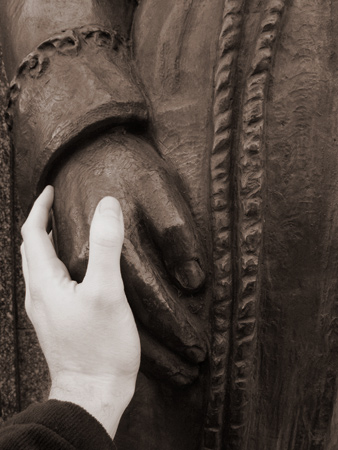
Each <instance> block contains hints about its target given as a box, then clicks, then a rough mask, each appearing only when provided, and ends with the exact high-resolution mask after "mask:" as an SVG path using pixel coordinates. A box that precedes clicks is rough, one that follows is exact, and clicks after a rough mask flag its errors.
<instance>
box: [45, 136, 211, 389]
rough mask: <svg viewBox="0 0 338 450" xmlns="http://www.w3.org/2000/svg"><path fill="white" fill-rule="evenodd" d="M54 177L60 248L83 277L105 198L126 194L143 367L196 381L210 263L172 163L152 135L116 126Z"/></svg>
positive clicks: (183, 381)
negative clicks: (201, 296)
mask: <svg viewBox="0 0 338 450" xmlns="http://www.w3.org/2000/svg"><path fill="white" fill-rule="evenodd" d="M50 179H51V180H52V182H53V185H54V186H55V201H54V205H53V218H54V225H55V234H54V238H55V241H56V242H55V243H56V248H57V251H58V255H59V257H60V259H61V260H62V261H63V262H64V264H65V265H66V267H67V268H68V270H69V272H70V274H71V276H72V278H73V279H75V280H77V281H81V280H82V278H83V276H84V274H85V272H86V266H87V261H88V237H89V223H90V219H91V217H92V215H93V213H94V209H95V206H96V204H97V202H98V200H99V199H100V198H102V197H103V196H105V195H112V196H114V197H115V198H117V199H118V200H119V202H120V204H121V207H122V210H123V216H124V223H125V239H124V245H123V251H122V258H121V266H122V276H123V279H124V282H125V287H126V293H127V297H128V301H129V303H130V305H131V308H132V310H133V313H134V315H135V318H136V322H137V326H138V330H139V333H140V339H141V344H142V359H141V371H143V372H144V373H145V374H146V375H147V376H151V377H154V378H158V379H160V380H165V381H168V382H170V383H173V384H174V385H176V386H177V385H179V386H184V385H187V384H189V383H191V382H193V381H194V380H195V379H196V378H197V377H198V375H199V368H200V363H202V362H203V361H204V360H205V358H206V353H207V347H208V342H207V336H206V333H205V326H204V324H202V323H201V322H200V321H199V317H198V314H195V313H194V312H193V311H194V308H195V306H196V296H195V293H196V292H198V291H200V290H201V289H203V286H204V281H205V276H206V275H205V266H206V264H205V261H204V248H203V239H201V238H200V237H199V234H198V233H197V229H196V226H195V223H194V220H193V217H192V214H191V211H190V209H189V206H188V204H187V202H186V200H185V199H184V197H183V195H182V192H183V191H184V188H182V189H181V188H180V181H179V180H178V179H177V177H175V173H174V172H173V170H172V169H171V168H170V166H169V165H168V164H167V163H166V161H164V159H163V158H161V156H160V155H159V154H158V152H157V151H156V149H155V147H154V145H152V144H151V143H149V142H148V141H147V140H146V139H145V138H143V137H142V136H138V135H134V134H131V133H129V132H128V131H125V130H119V129H113V130H108V131H106V132H105V133H103V132H102V133H101V134H99V135H98V136H95V137H94V138H93V139H87V140H85V141H83V142H82V143H80V144H79V147H78V148H77V151H73V152H69V157H68V158H67V157H66V156H65V157H64V158H63V159H62V163H61V164H60V165H59V166H57V170H56V172H55V173H54V174H53V175H52V176H51V178H50ZM201 307H203V306H202V305H201Z"/></svg>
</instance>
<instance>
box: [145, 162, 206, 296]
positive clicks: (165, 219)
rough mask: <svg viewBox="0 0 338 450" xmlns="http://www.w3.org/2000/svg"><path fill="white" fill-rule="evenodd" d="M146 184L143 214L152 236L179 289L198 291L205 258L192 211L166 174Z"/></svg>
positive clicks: (202, 280) (156, 176) (203, 273)
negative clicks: (146, 192)
mask: <svg viewBox="0 0 338 450" xmlns="http://www.w3.org/2000/svg"><path fill="white" fill-rule="evenodd" d="M147 184H148V186H147V189H148V195H146V196H145V195H143V196H142V212H143V214H144V220H145V221H146V222H147V224H148V226H149V231H150V233H151V237H152V238H153V239H154V241H155V242H156V244H157V245H158V246H159V248H160V249H161V253H162V256H163V260H164V263H165V265H166V267H167V270H168V272H169V273H170V275H171V276H172V278H173V279H174V280H175V281H176V283H178V285H179V287H181V288H182V289H183V290H185V291H187V292H194V291H197V290H198V289H200V288H201V287H202V286H203V284H204V281H205V263H204V258H205V257H204V249H203V248H202V245H201V242H200V241H201V239H200V237H199V236H198V234H197V231H196V225H195V223H194V221H193V218H192V215H191V212H190V210H189V208H188V206H187V204H186V202H185V200H184V199H183V197H182V196H181V194H180V192H179V191H178V189H177V187H176V185H175V184H173V183H172V182H171V183H170V181H169V180H168V179H167V175H166V174H165V173H164V171H158V172H156V173H152V174H151V176H150V177H149V180H148V182H147Z"/></svg>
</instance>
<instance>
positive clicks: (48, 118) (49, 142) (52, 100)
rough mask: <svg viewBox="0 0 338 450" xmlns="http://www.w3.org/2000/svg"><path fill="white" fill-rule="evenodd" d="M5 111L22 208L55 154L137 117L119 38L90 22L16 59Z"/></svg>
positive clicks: (140, 101)
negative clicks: (11, 139) (14, 72)
mask: <svg viewBox="0 0 338 450" xmlns="http://www.w3.org/2000/svg"><path fill="white" fill-rule="evenodd" d="M6 115H7V123H8V126H9V128H10V130H11V133H12V137H13V143H14V146H15V151H16V173H17V183H18V186H19V191H20V193H21V203H22V206H23V208H24V209H25V210H28V209H29V208H30V206H31V204H32V202H33V200H34V198H35V196H36V195H37V194H38V193H39V191H40V190H41V189H42V187H43V186H44V184H45V181H46V176H47V174H48V172H49V169H50V167H51V166H52V164H54V163H55V161H56V159H57V158H58V156H59V155H60V154H64V153H65V152H69V151H71V150H72V149H73V148H74V147H75V145H76V142H77V141H78V140H79V139H83V138H84V137H85V136H88V135H92V134H93V133H94V132H98V131H99V130H102V129H105V128H108V127H112V126H116V125H120V124H123V125H125V124H128V122H132V123H133V124H135V123H137V122H145V121H146V120H147V107H146V102H145V99H144V97H143V94H142V92H141V89H140V87H139V85H138V82H137V80H136V79H135V78H134V74H133V69H132V64H131V62H130V58H129V55H128V46H127V44H126V42H124V41H123V40H122V39H121V38H120V37H119V36H118V34H117V33H115V32H112V31H108V30H105V29H103V28H102V27H100V26H96V25H91V26H86V27H81V28H77V29H73V30H66V31H63V32H61V33H60V34H59V35H56V36H53V37H51V38H49V39H48V40H46V41H44V42H43V43H41V44H40V45H39V46H38V47H37V49H36V50H35V51H33V52H32V53H30V54H29V55H28V56H27V57H26V58H25V59H24V61H23V62H22V64H21V65H20V67H19V69H18V72H17V75H16V77H15V78H14V80H13V81H12V83H11V86H10V91H9V106H8V110H7V114H6ZM13 118H14V119H15V120H13Z"/></svg>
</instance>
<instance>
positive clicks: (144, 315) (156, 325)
mask: <svg viewBox="0 0 338 450" xmlns="http://www.w3.org/2000/svg"><path fill="white" fill-rule="evenodd" d="M132 238H133V241H131V240H130V238H129V236H128V237H127V238H126V239H125V241H124V246H123V251H122V260H121V265H122V276H123V279H124V285H125V290H126V294H127V298H128V300H129V303H130V305H131V308H132V310H133V312H134V314H135V316H136V318H137V320H139V321H140V322H141V323H142V324H143V325H144V326H145V327H146V328H147V329H148V330H149V332H150V333H151V334H153V335H155V336H156V337H157V339H159V340H160V341H161V342H163V343H164V344H165V345H166V346H168V347H169V348H171V349H172V350H174V351H176V352H178V353H179V354H181V355H182V356H183V357H185V358H187V359H188V360H189V361H191V362H193V363H199V362H202V361H203V360H204V359H205V356H206V343H205V342H204V341H203V338H202V335H203V333H202V331H201V330H200V329H199V328H200V327H199V323H198V319H197V318H196V317H195V316H192V315H191V314H190V313H189V312H188V311H187V310H186V309H185V308H184V305H183V304H182V303H181V302H180V301H178V298H177V294H175V292H174V290H173V288H172V287H171V286H170V283H168V281H167V280H166V279H165V278H164V277H163V274H162V273H161V272H160V270H161V269H160V262H159V261H158V259H157V258H156V255H155V254H154V253H153V254H151V252H152V249H151V247H150V245H149V244H148V243H147V242H146V241H145V240H144V241H143V242H142V244H141V242H140V240H139V236H138V235H136V234H135V233H134V235H133V236H132ZM147 247H148V248H147Z"/></svg>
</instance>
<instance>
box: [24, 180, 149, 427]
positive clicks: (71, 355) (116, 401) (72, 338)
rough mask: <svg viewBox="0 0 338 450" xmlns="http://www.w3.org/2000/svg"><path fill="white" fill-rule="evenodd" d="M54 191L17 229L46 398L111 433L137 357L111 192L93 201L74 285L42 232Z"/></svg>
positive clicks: (127, 393)
mask: <svg viewBox="0 0 338 450" xmlns="http://www.w3.org/2000/svg"><path fill="white" fill-rule="evenodd" d="M53 192H54V190H53V188H52V187H51V186H47V188H45V190H44V191H43V193H42V194H41V195H40V197H39V198H38V199H37V200H36V202H35V204H34V206H33V208H32V210H31V212H30V214H29V216H28V219H27V221H26V222H25V224H24V226H23V228H22V236H23V244H22V246H21V249H22V260H23V271H24V277H25V283H26V310H27V314H28V316H29V318H30V320H31V321H32V323H33V325H34V328H35V331H36V333H37V336H38V339H39V342H40V345H41V348H42V351H43V353H44V355H45V357H46V360H47V364H48V367H49V371H50V375H51V380H52V386H51V392H50V398H52V399H58V400H64V401H70V402H73V403H76V404H78V405H80V406H82V407H83V408H84V409H86V410H87V411H88V412H89V413H91V414H92V415H93V416H94V417H96V418H97V419H98V420H99V421H100V422H101V423H102V424H103V426H104V427H105V428H106V430H107V431H108V433H109V434H110V435H111V436H114V435H115V432H116V428H117V425H118V422H119V420H120V417H121V415H122V413H123V411H124V409H125V408H126V407H127V405H128V403H129V402H130V400H131V398H132V396H133V393H134V389H135V382H136V376H137V372H138V369H139V364H140V342H139V337H138V333H137V329H136V325H135V321H134V318H133V315H132V312H131V310H130V307H129V304H128V302H127V300H126V296H125V293H124V288H123V282H122V278H121V274H120V254H121V248H122V243H123V234H124V230H123V217H122V211H121V208H120V205H119V203H118V201H117V200H116V199H113V198H111V197H106V198H104V199H102V200H101V201H100V203H99V204H98V206H97V208H96V210H95V214H94V216H93V220H92V223H91V227H90V239H89V241H90V244H89V245H90V256H89V262H88V268H87V271H86V274H85V277H84V279H83V282H82V283H79V284H78V283H77V282H76V281H73V280H71V278H70V275H69V273H68V270H67V269H66V267H65V265H64V264H63V263H62V262H61V261H60V260H59V259H58V257H57V256H56V253H55V249H54V246H53V244H52V241H51V239H50V237H49V236H48V234H47V232H46V228H47V224H48V218H49V212H50V209H51V207H52V203H53Z"/></svg>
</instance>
